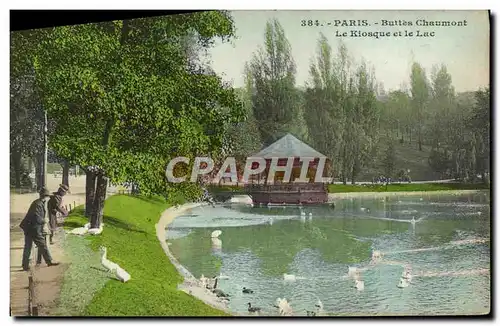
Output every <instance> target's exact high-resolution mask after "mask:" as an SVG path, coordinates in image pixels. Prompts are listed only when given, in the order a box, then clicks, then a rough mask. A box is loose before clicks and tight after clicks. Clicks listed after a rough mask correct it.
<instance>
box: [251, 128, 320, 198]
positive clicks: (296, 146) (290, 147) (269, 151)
mask: <svg viewBox="0 0 500 326" xmlns="http://www.w3.org/2000/svg"><path fill="white" fill-rule="evenodd" d="M251 157H254V158H264V159H265V161H266V168H265V170H264V171H263V172H262V173H260V174H258V175H253V176H251V177H252V178H251V179H250V180H248V182H247V183H246V184H245V189H246V192H247V193H248V194H249V195H250V196H251V197H252V200H253V202H254V203H255V204H265V205H267V204H275V205H290V204H293V205H302V204H318V203H325V202H327V201H328V190H327V187H326V185H325V184H324V183H323V182H315V177H316V171H317V168H318V163H319V162H320V159H323V160H325V165H324V166H325V168H324V169H325V170H327V168H328V163H329V162H328V158H327V157H326V156H325V155H323V154H321V153H319V152H318V151H316V150H315V149H313V148H312V147H310V146H309V145H307V144H305V143H304V142H302V141H300V140H299V139H297V138H296V137H294V136H293V135H292V134H286V135H285V136H284V137H282V138H281V139H279V140H277V141H276V142H274V143H273V144H271V145H269V146H268V147H266V148H264V149H263V150H261V151H260V152H258V153H257V154H254V155H252V156H251ZM305 157H306V158H310V159H311V161H310V162H309V167H308V171H307V178H309V182H294V181H295V180H296V179H298V178H299V177H300V173H301V170H302V164H303V162H301V160H300V158H305ZM273 158H274V159H275V160H276V159H277V161H278V163H277V166H286V164H287V162H288V158H293V168H292V173H291V176H290V180H289V182H283V177H284V174H285V173H284V172H283V171H276V172H275V174H274V178H273V180H268V176H269V169H270V166H271V162H272V160H273ZM257 166H258V163H254V166H252V168H253V169H255V168H257Z"/></svg>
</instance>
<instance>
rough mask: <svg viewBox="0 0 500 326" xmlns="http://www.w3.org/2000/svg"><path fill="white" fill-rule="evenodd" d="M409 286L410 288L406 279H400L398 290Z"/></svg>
mask: <svg viewBox="0 0 500 326" xmlns="http://www.w3.org/2000/svg"><path fill="white" fill-rule="evenodd" d="M407 286H408V281H407V280H405V279H404V278H400V279H399V284H398V288H405V287H407Z"/></svg>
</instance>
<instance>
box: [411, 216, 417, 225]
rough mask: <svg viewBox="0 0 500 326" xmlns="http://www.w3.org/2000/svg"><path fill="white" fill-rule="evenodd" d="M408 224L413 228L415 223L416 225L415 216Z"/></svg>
mask: <svg viewBox="0 0 500 326" xmlns="http://www.w3.org/2000/svg"><path fill="white" fill-rule="evenodd" d="M410 223H411V225H413V226H415V223H416V221H415V216H412V218H411V221H410Z"/></svg>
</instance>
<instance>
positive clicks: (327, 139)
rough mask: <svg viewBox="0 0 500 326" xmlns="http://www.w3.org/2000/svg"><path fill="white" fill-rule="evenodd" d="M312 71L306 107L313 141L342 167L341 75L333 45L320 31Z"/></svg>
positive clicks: (307, 120)
mask: <svg viewBox="0 0 500 326" xmlns="http://www.w3.org/2000/svg"><path fill="white" fill-rule="evenodd" d="M309 74H310V77H311V82H310V83H308V84H307V87H306V90H305V93H304V104H305V105H304V108H305V121H306V124H307V127H308V131H309V135H310V140H311V144H312V145H313V146H314V147H315V148H317V149H318V150H319V151H320V152H322V153H324V154H326V155H327V156H328V157H329V158H330V159H331V160H333V162H335V163H337V165H338V166H339V167H340V162H338V161H339V159H338V158H339V156H340V149H341V144H342V137H343V133H344V124H345V116H344V114H343V108H342V103H341V102H340V100H341V98H340V80H339V79H340V77H339V75H338V70H337V67H336V65H335V63H334V58H333V53H332V48H331V46H330V45H329V43H328V40H327V38H326V37H325V36H324V35H323V34H320V38H319V40H318V47H317V55H316V58H315V60H312V62H311V65H310V68H309ZM333 170H335V168H334V169H333Z"/></svg>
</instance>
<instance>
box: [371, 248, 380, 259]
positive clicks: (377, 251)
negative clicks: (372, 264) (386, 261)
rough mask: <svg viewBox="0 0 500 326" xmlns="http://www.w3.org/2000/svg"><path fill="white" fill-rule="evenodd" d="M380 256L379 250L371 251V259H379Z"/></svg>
mask: <svg viewBox="0 0 500 326" xmlns="http://www.w3.org/2000/svg"><path fill="white" fill-rule="evenodd" d="M381 258H382V253H381V252H380V250H374V251H373V252H372V259H373V260H376V259H381Z"/></svg>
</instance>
